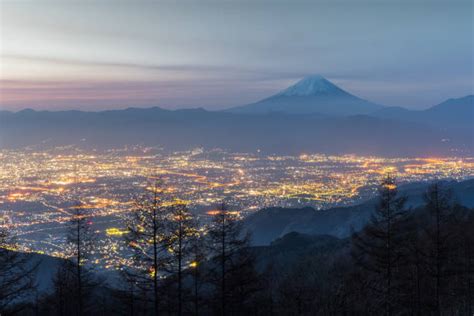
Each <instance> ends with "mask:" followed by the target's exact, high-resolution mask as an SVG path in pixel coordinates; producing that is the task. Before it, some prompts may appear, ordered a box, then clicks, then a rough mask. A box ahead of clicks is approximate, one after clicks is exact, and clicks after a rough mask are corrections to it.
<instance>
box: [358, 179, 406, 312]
mask: <svg viewBox="0 0 474 316" xmlns="http://www.w3.org/2000/svg"><path fill="white" fill-rule="evenodd" d="M405 202H406V198H404V197H399V196H398V192H397V186H396V184H395V181H394V179H393V178H391V177H387V178H386V179H384V181H383V182H382V184H381V185H380V187H379V202H378V204H377V206H376V209H375V212H374V214H373V215H372V217H371V219H370V223H369V224H368V225H367V226H366V227H365V228H364V229H363V230H362V231H361V232H360V233H355V234H354V235H353V237H352V241H353V246H354V249H353V252H352V255H353V258H354V259H355V262H356V264H357V265H359V266H360V267H362V268H363V269H364V270H365V271H366V273H367V276H368V279H369V281H370V290H371V295H373V297H374V298H376V302H375V306H374V308H375V312H379V313H380V312H382V311H383V313H384V314H385V315H393V314H394V306H395V304H396V302H397V299H398V298H397V297H396V296H397V285H398V284H397V281H398V279H397V275H396V274H397V270H398V269H399V268H400V259H401V256H402V249H403V244H404V241H405V237H406V236H405V234H404V232H403V229H402V227H403V225H402V224H403V222H404V221H405V220H406V215H407V211H406V210H405Z"/></svg>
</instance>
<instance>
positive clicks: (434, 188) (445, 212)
mask: <svg viewBox="0 0 474 316" xmlns="http://www.w3.org/2000/svg"><path fill="white" fill-rule="evenodd" d="M424 199H425V210H426V211H427V212H428V214H429V215H430V219H429V222H428V225H427V226H426V228H425V234H426V237H427V238H426V240H427V244H426V246H425V256H426V258H425V259H426V260H427V268H428V271H429V272H430V277H431V278H432V279H433V280H434V282H433V284H432V286H433V288H434V290H435V293H434V300H433V301H434V312H435V313H436V315H440V314H441V311H442V308H443V306H442V296H443V295H444V293H445V290H444V286H445V284H444V281H445V279H446V277H447V274H449V273H450V271H448V270H449V268H448V259H449V256H450V252H451V251H452V250H453V249H452V248H451V246H454V245H453V244H452V243H451V242H450V241H451V237H452V232H450V230H449V229H448V225H449V221H450V220H452V219H453V218H452V217H451V214H452V208H453V201H452V194H451V192H450V191H449V190H446V189H444V188H443V187H442V185H441V184H440V183H438V182H436V183H434V184H432V185H431V186H430V187H429V188H428V190H427V192H426V193H425V196H424Z"/></svg>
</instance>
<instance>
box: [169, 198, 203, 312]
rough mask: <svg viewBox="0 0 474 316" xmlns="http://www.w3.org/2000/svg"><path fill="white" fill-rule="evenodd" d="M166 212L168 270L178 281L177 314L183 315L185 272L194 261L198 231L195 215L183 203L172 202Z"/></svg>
mask: <svg viewBox="0 0 474 316" xmlns="http://www.w3.org/2000/svg"><path fill="white" fill-rule="evenodd" d="M165 212H166V216H165V223H166V227H165V229H166V230H165V242H166V247H167V250H168V255H167V256H168V257H167V260H166V268H167V272H168V273H169V274H170V278H173V279H176V285H177V305H178V306H177V308H178V310H177V314H178V315H182V313H183V292H184V289H183V271H184V270H185V269H187V268H189V264H190V262H192V261H193V259H194V258H193V251H192V248H193V241H194V240H195V238H196V237H197V233H198V230H197V226H196V221H195V219H194V217H193V215H192V214H191V213H190V212H189V210H188V208H187V205H186V204H185V203H184V202H183V201H180V200H174V201H172V202H171V203H170V205H169V206H167V207H166V210H165Z"/></svg>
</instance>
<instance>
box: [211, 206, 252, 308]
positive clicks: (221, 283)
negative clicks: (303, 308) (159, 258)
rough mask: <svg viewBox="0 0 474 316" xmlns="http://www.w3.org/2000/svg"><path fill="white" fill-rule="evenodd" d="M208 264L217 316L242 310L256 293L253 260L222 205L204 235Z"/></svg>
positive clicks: (246, 237)
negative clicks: (209, 249)
mask: <svg viewBox="0 0 474 316" xmlns="http://www.w3.org/2000/svg"><path fill="white" fill-rule="evenodd" d="M208 236H209V245H210V247H211V262H212V263H213V268H214V270H215V273H214V272H212V274H213V275H215V277H214V278H212V281H213V283H214V285H215V287H216V289H217V290H218V291H217V292H218V293H219V294H218V300H219V301H220V304H219V305H220V306H218V307H217V309H218V310H219V311H220V314H222V315H226V314H227V313H228V312H233V311H234V310H235V309H236V308H237V306H239V307H240V308H243V307H244V303H245V300H247V299H249V298H250V297H251V294H253V292H255V291H256V290H257V287H258V286H257V283H258V280H257V278H256V272H255V269H254V259H255V258H254V256H253V254H252V253H251V252H250V251H248V250H249V249H248V248H249V246H250V235H249V234H244V233H243V232H242V226H241V222H240V221H239V219H238V216H237V215H236V214H235V212H231V211H229V210H228V209H227V207H226V205H225V204H222V205H221V206H220V208H219V209H218V210H217V211H216V214H215V215H214V218H213V222H212V225H211V227H210V229H209V232H208Z"/></svg>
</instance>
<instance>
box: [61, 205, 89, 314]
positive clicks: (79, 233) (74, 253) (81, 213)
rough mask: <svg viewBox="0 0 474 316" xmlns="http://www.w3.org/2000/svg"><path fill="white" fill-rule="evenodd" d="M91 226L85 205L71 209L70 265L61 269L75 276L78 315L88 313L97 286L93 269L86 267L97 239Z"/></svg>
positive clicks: (74, 286)
mask: <svg viewBox="0 0 474 316" xmlns="http://www.w3.org/2000/svg"><path fill="white" fill-rule="evenodd" d="M91 225H92V221H91V218H90V216H89V214H88V210H87V209H86V208H85V207H84V206H83V205H81V204H78V205H76V206H74V207H72V208H71V219H70V223H69V231H68V235H67V244H68V250H69V261H70V264H68V263H65V265H64V266H63V267H60V269H69V270H71V271H69V272H70V273H72V274H73V275H74V283H73V288H74V296H75V297H76V300H77V315H84V314H85V313H86V300H87V299H88V298H89V297H90V294H91V291H92V289H93V288H95V287H96V286H97V283H96V281H95V280H94V277H93V275H92V273H91V271H90V269H91V268H90V267H86V264H87V262H88V260H89V259H90V257H91V255H92V252H93V247H94V242H95V238H96V236H95V233H94V232H93V230H92V227H91Z"/></svg>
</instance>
